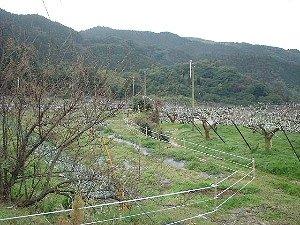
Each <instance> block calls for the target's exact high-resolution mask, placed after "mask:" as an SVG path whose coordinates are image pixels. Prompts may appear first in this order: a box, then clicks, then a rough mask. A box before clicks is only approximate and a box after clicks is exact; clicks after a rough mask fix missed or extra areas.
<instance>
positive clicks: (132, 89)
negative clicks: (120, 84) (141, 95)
mask: <svg viewBox="0 0 300 225" xmlns="http://www.w3.org/2000/svg"><path fill="white" fill-rule="evenodd" d="M133 96H134V76H133V78H132V97H133Z"/></svg>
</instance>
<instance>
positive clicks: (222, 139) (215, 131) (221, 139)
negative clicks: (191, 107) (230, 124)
mask: <svg viewBox="0 0 300 225" xmlns="http://www.w3.org/2000/svg"><path fill="white" fill-rule="evenodd" d="M205 121H206V123H207V124H208V126H209V127H210V128H211V129H212V130H213V131H214V132H215V134H216V135H218V137H219V138H220V139H221V141H222V142H223V143H224V144H226V142H225V141H224V139H223V138H222V137H221V136H220V135H219V134H218V132H217V130H216V129H215V128H214V127H213V126H212V125H210V123H209V122H208V121H207V120H205Z"/></svg>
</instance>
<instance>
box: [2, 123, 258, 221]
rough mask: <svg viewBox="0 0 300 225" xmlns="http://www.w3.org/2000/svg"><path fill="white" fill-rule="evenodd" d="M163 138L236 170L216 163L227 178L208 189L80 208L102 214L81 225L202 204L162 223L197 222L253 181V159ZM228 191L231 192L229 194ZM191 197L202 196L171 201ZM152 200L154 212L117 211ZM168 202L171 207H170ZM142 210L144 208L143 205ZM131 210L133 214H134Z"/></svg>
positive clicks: (133, 126) (64, 211)
mask: <svg viewBox="0 0 300 225" xmlns="http://www.w3.org/2000/svg"><path fill="white" fill-rule="evenodd" d="M125 123H126V125H127V126H129V127H130V128H131V129H133V130H137V131H139V132H141V128H140V127H137V125H136V124H133V123H130V122H129V121H128V120H125ZM144 132H145V133H146V135H147V137H149V138H153V139H155V140H158V141H164V142H166V143H169V141H166V140H161V138H160V137H161V134H160V133H157V132H154V131H151V133H152V135H151V136H150V135H148V133H147V130H146V131H144ZM164 136H166V137H168V138H169V140H174V141H176V142H178V143H176V144H177V145H178V147H181V148H184V149H187V150H189V151H192V152H195V153H199V154H202V155H204V156H205V157H208V158H211V159H213V160H216V161H223V162H226V163H229V165H232V164H234V165H235V166H236V167H238V169H237V170H235V169H232V168H231V167H230V166H229V167H227V166H228V164H226V165H224V164H221V163H215V164H216V165H218V166H220V167H222V168H224V167H225V168H227V169H228V170H230V171H231V172H230V174H229V175H227V176H226V177H224V178H222V179H221V180H219V181H215V182H214V183H213V184H211V185H210V186H205V187H199V188H194V189H188V190H182V191H177V192H171V193H164V194H159V195H152V196H146V197H139V198H132V199H126V200H122V201H111V202H106V203H101V204H95V205H89V206H85V207H82V208H80V209H81V210H84V211H87V210H90V209H93V210H95V211H97V210H98V211H99V209H100V211H101V215H100V218H99V219H97V218H96V216H94V217H93V219H91V218H90V217H88V218H89V220H90V221H85V222H84V223H82V225H91V224H103V223H106V224H107V223H113V224H114V223H115V222H117V221H124V224H127V223H128V222H129V223H130V221H128V220H129V219H132V218H143V216H149V215H156V216H157V215H158V214H159V213H160V214H163V213H166V212H171V211H176V210H181V209H183V210H187V207H192V206H197V205H199V204H205V205H204V206H207V207H211V209H209V210H208V211H207V210H206V211H205V212H199V211H200V210H201V208H198V207H197V208H195V207H194V208H193V210H194V211H198V212H195V214H194V215H192V216H189V217H185V218H176V221H172V222H169V223H165V224H167V225H173V224H179V223H182V222H185V221H190V220H194V219H199V218H202V219H206V218H207V216H208V215H210V214H212V213H214V212H216V211H218V210H219V209H220V208H221V207H222V206H223V205H224V204H225V203H226V202H228V201H229V200H230V199H232V198H233V197H234V196H235V195H237V194H238V193H240V192H241V190H242V189H244V188H245V187H246V186H247V185H249V184H250V183H251V182H252V181H253V180H254V178H255V161H254V159H249V158H246V157H242V156H239V155H235V154H232V153H228V152H224V151H221V150H218V149H214V148H211V147H207V146H203V145H200V144H197V143H193V142H191V141H186V140H182V139H179V138H174V137H171V136H167V135H164ZM194 147H196V148H197V149H194ZM198 148H202V149H205V150H207V151H210V152H209V153H208V152H205V151H200V150H199V149H198ZM214 154H221V155H222V156H221V157H220V156H219V155H214ZM225 156H226V157H228V159H227V158H225ZM236 159H239V160H242V161H244V162H245V163H241V162H236V161H235V160H236ZM241 168H243V169H247V170H249V171H248V172H246V173H245V171H243V170H241ZM239 175H242V177H241V178H239V177H236V176H239ZM233 178H235V179H236V181H234V182H233V183H231V184H228V182H229V181H230V179H233ZM248 178H250V180H248ZM244 181H246V183H244ZM226 182H227V183H226ZM239 184H241V185H242V187H240V188H238V189H237V188H236V187H237V186H238V185H239ZM230 190H231V191H232V192H233V193H232V192H229V191H230ZM208 191H210V192H211V193H213V194H212V196H211V197H210V198H208V199H205V198H204V197H203V196H202V195H204V196H206V195H205V194H207V192H208ZM225 193H229V194H230V195H229V196H224V194H225ZM231 193H232V194H231ZM192 194H195V195H196V196H198V197H201V199H200V200H193V201H188V202H184V203H180V202H176V204H174V201H175V200H176V201H179V200H180V197H184V196H185V195H192ZM200 194H201V195H200ZM224 198H225V199H224ZM170 199H171V200H172V201H171V202H169V201H168V200H170ZM153 200H160V201H162V202H161V204H160V205H158V206H157V204H155V206H156V208H155V209H150V210H143V211H142V212H134V210H131V209H130V210H129V211H128V212H127V213H120V210H118V209H119V208H120V207H121V206H122V205H124V204H126V205H130V206H134V205H135V204H137V206H139V207H140V208H141V207H142V206H141V205H140V204H148V205H149V207H150V206H153V204H152V205H151V201H153ZM189 200H191V199H189ZM163 201H167V202H166V203H167V204H165V206H167V207H164V204H162V203H163ZM171 203H172V204H173V205H170V204H171ZM114 207H115V208H114ZM143 207H144V205H143ZM149 207H148V206H145V209H147V208H149ZM157 207H158V208H157ZM132 208H133V207H132ZM103 209H108V210H111V211H113V212H114V214H113V215H111V214H109V213H108V214H107V216H108V217H105V215H104V213H102V212H103ZM134 209H136V208H134ZM72 211H73V209H72V208H69V209H62V210H56V211H50V212H42V213H35V214H30V215H21V216H13V217H8V218H0V223H4V224H5V223H6V222H12V221H23V220H25V219H34V218H36V217H42V216H46V217H47V216H53V215H60V214H69V213H70V212H72ZM131 211H133V213H132V212H131ZM189 211H190V208H189V209H188V212H189ZM116 212H118V215H115V213H116ZM189 214H190V213H189ZM184 215H188V213H187V212H185V214H184ZM156 216H155V218H156Z"/></svg>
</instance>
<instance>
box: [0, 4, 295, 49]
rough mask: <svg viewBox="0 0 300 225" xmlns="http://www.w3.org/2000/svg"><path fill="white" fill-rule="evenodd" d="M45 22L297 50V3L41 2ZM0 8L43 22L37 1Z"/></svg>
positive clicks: (81, 28) (82, 27)
mask: <svg viewBox="0 0 300 225" xmlns="http://www.w3.org/2000/svg"><path fill="white" fill-rule="evenodd" d="M44 2H45V5H46V7H47V9H48V12H49V15H50V18H51V19H52V20H55V21H58V22H60V23H62V24H64V25H66V26H69V27H72V28H73V29H75V30H78V31H79V30H83V29H87V28H91V27H94V26H107V27H112V28H116V29H129V30H147V31H154V32H162V31H169V32H172V33H176V34H178V35H180V36H189V37H200V38H204V39H208V40H213V41H234V42H248V43H252V44H264V45H271V46H277V47H282V48H285V49H287V48H297V49H299V50H300V0H44ZM0 8H2V9H5V10H7V11H9V12H13V13H18V14H39V15H43V16H45V17H48V15H47V13H46V10H45V7H44V6H43V1H42V0H0Z"/></svg>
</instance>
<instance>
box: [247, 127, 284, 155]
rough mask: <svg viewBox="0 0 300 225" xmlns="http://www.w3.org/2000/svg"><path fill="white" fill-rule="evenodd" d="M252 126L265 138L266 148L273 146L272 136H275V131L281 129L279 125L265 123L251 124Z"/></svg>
mask: <svg viewBox="0 0 300 225" xmlns="http://www.w3.org/2000/svg"><path fill="white" fill-rule="evenodd" d="M250 128H251V129H252V130H253V131H254V132H258V133H260V134H261V135H263V136H264V138H265V148H266V149H268V150H269V149H271V148H272V138H273V137H274V135H275V133H276V132H277V131H279V130H280V129H279V128H278V127H269V126H266V125H264V124H258V125H255V126H254V125H251V126H250Z"/></svg>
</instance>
